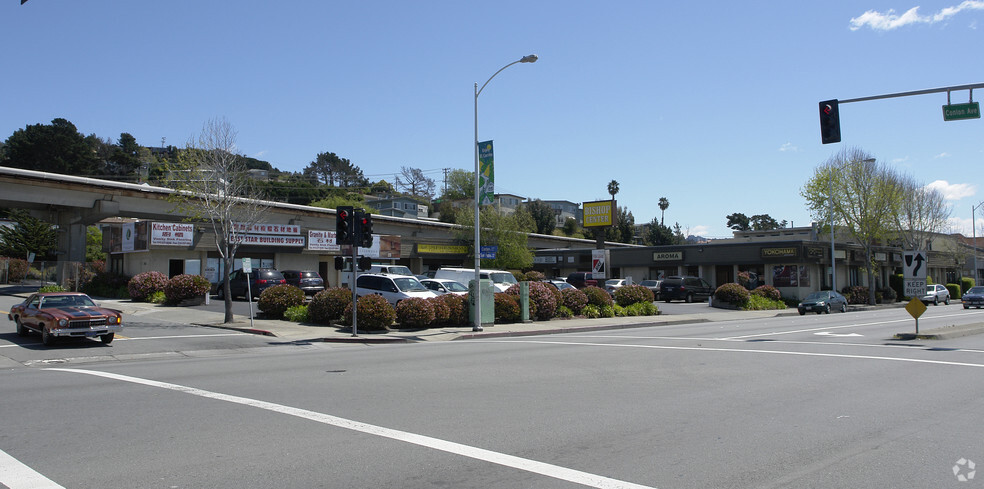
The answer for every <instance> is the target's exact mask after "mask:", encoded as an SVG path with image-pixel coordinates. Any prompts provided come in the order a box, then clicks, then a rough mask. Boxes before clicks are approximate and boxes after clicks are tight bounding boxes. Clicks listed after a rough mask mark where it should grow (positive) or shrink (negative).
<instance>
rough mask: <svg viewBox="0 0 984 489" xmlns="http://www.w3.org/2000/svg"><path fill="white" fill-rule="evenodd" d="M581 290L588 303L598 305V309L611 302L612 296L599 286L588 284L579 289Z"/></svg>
mask: <svg viewBox="0 0 984 489" xmlns="http://www.w3.org/2000/svg"><path fill="white" fill-rule="evenodd" d="M581 291H582V292H584V294H585V295H587V296H588V304H591V305H595V306H598V308H599V309H600V308H602V307H604V306H610V305H612V303H613V301H612V296H611V295H610V294H609V293H608V292H606V291H605V289H603V288H601V287H595V286H594V285H589V286H587V287H585V288H583V289H581Z"/></svg>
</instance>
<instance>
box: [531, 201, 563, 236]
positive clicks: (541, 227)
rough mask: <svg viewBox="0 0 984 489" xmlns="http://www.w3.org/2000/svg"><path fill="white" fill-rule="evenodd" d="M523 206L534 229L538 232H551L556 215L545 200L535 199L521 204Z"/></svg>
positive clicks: (554, 225) (555, 223) (555, 224)
mask: <svg viewBox="0 0 984 489" xmlns="http://www.w3.org/2000/svg"><path fill="white" fill-rule="evenodd" d="M523 207H524V208H526V210H527V211H528V212H529V213H530V216H531V217H532V218H533V223H534V225H535V229H534V231H535V232H537V233H539V234H551V233H552V232H553V230H554V228H555V227H557V216H556V214H555V213H554V210H553V208H551V207H550V205H549V204H547V203H546V202H544V201H542V200H540V199H536V200H532V201H530V202H526V203H525V204H523Z"/></svg>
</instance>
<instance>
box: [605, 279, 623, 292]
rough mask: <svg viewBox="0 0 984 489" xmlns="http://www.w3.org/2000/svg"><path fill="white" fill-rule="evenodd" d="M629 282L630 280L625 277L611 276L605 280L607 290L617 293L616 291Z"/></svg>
mask: <svg viewBox="0 0 984 489" xmlns="http://www.w3.org/2000/svg"><path fill="white" fill-rule="evenodd" d="M628 284H629V280H628V279H625V278H610V279H608V280H606V281H605V290H606V291H607V292H608V293H609V294H611V295H615V291H616V290H618V289H619V288H621V287H624V286H626V285H628Z"/></svg>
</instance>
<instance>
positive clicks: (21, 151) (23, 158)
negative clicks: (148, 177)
mask: <svg viewBox="0 0 984 489" xmlns="http://www.w3.org/2000/svg"><path fill="white" fill-rule="evenodd" d="M92 139H95V141H98V138H95V137H93V138H92ZM94 149H95V148H94V146H93V141H92V140H90V139H89V138H86V137H85V136H83V135H82V134H80V133H79V131H78V129H76V128H75V125H74V124H72V123H71V122H69V121H67V120H65V119H60V118H59V119H54V120H52V121H51V125H45V124H34V125H31V126H27V127H25V128H24V129H18V130H16V131H14V133H13V134H12V135H11V136H10V137H9V138H7V142H6V144H5V146H4V158H3V166H10V167H13V168H24V169H28V170H38V171H44V172H50V173H61V174H66V175H97V174H99V171H100V169H101V166H102V162H101V161H100V159H99V157H98V156H97V154H96V153H95V152H94Z"/></svg>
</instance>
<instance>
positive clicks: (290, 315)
mask: <svg viewBox="0 0 984 489" xmlns="http://www.w3.org/2000/svg"><path fill="white" fill-rule="evenodd" d="M284 319H286V320H288V321H293V322H295V323H306V322H307V320H308V306H306V305H304V304H301V305H299V306H290V307H288V308H287V310H286V311H284Z"/></svg>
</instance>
